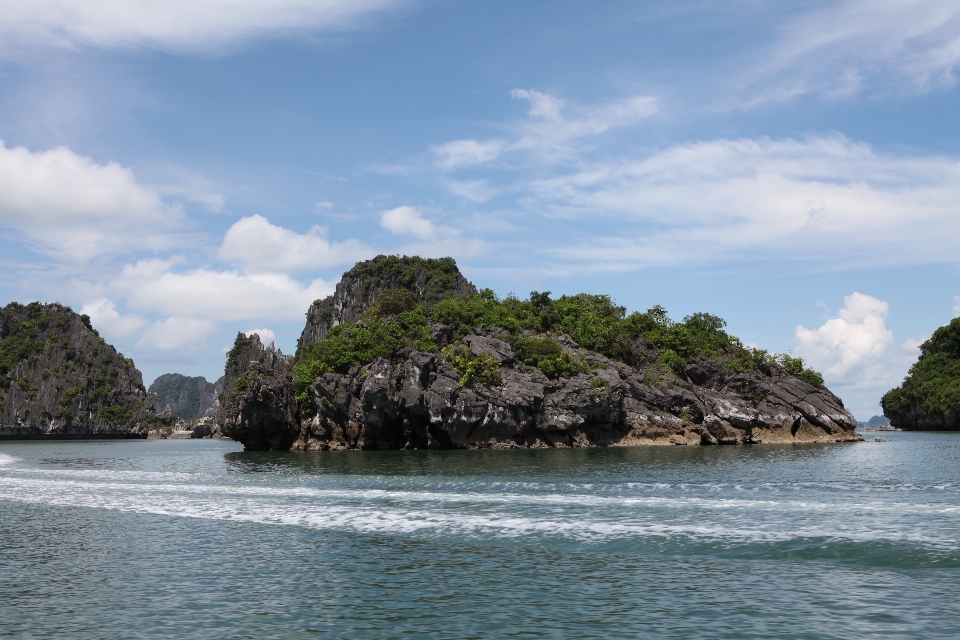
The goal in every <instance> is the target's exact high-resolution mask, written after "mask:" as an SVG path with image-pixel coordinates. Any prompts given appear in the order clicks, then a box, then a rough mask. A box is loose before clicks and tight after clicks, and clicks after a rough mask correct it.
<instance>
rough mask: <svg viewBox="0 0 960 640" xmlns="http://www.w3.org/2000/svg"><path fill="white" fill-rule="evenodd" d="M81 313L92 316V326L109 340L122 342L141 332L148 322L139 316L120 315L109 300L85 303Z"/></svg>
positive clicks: (101, 299) (99, 299) (103, 299)
mask: <svg viewBox="0 0 960 640" xmlns="http://www.w3.org/2000/svg"><path fill="white" fill-rule="evenodd" d="M80 313H85V314H87V315H88V316H90V324H91V325H92V326H93V328H94V329H96V330H97V331H99V332H100V333H101V334H103V336H104V338H106V339H107V340H122V339H124V338H129V337H130V336H132V335H134V334H136V333H137V332H139V331H140V330H141V329H143V327H144V326H145V325H146V324H147V321H146V320H145V319H144V318H142V317H141V316H138V315H120V312H118V311H117V305H116V304H115V303H114V302H113V301H112V300H109V299H108V298H97V299H96V300H91V301H90V302H87V303H85V304H84V305H83V306H82V307H81V308H80Z"/></svg>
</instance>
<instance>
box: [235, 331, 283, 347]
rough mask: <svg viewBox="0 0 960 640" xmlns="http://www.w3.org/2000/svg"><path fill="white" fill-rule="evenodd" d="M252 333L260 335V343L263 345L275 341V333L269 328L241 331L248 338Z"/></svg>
mask: <svg viewBox="0 0 960 640" xmlns="http://www.w3.org/2000/svg"><path fill="white" fill-rule="evenodd" d="M253 334H257V335H258V336H260V343H261V344H263V345H264V346H266V345H268V344H270V343H271V342H276V340H277V334H275V333H274V332H273V331H271V330H270V329H250V330H249V331H244V332H243V335H245V336H247V337H248V338H249V337H250V336H252V335H253Z"/></svg>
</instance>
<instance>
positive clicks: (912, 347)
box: [900, 338, 927, 364]
mask: <svg viewBox="0 0 960 640" xmlns="http://www.w3.org/2000/svg"><path fill="white" fill-rule="evenodd" d="M926 341H927V338H907V339H906V340H904V341H903V344H902V345H900V353H901V354H903V355H905V356H908V357H909V358H910V359H911V363H910V364H913V362H912V361H913V360H916V359H917V358H919V357H920V345H922V344H923V343H924V342H926Z"/></svg>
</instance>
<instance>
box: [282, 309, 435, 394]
mask: <svg viewBox="0 0 960 640" xmlns="http://www.w3.org/2000/svg"><path fill="white" fill-rule="evenodd" d="M404 293H408V292H404ZM388 294H389V295H388ZM383 296H385V300H384V302H385V303H386V304H377V305H374V306H373V307H371V308H370V309H367V311H366V313H364V315H363V317H362V318H361V320H360V321H359V322H357V323H355V324H352V325H349V326H347V325H337V326H336V327H333V328H332V329H331V330H330V331H329V332H328V333H327V335H326V336H325V337H324V339H323V340H321V341H319V342H315V343H313V344H311V345H308V346H307V347H306V348H305V349H303V350H302V351H301V353H300V354H299V356H298V357H297V360H296V363H295V364H294V368H293V372H294V373H293V384H294V393H295V394H296V398H297V402H299V403H300V405H301V406H303V407H309V406H310V402H309V400H310V396H309V385H310V384H311V383H312V382H313V381H314V380H316V379H317V378H319V377H320V376H322V375H323V374H325V373H330V372H337V373H346V372H347V370H349V369H350V367H352V366H355V365H359V364H366V363H368V362H372V361H374V360H376V359H377V358H393V357H394V356H395V355H396V353H397V352H398V351H399V350H400V349H403V348H404V347H412V348H414V349H417V350H419V351H436V349H437V344H436V342H435V341H434V339H433V335H432V334H431V332H430V324H429V322H428V321H427V315H426V311H427V310H426V307H425V306H424V305H422V304H416V299H414V300H413V304H414V305H415V306H411V304H409V303H410V300H409V299H408V298H406V297H405V296H404V294H401V293H399V292H398V291H396V292H395V291H391V290H388V291H385V292H383Z"/></svg>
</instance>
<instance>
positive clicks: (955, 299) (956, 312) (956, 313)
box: [953, 296, 960, 318]
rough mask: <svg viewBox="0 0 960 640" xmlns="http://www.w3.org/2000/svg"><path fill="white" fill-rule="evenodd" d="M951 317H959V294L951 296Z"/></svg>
mask: <svg viewBox="0 0 960 640" xmlns="http://www.w3.org/2000/svg"><path fill="white" fill-rule="evenodd" d="M953 317H954V318H960V296H954V297H953Z"/></svg>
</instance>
